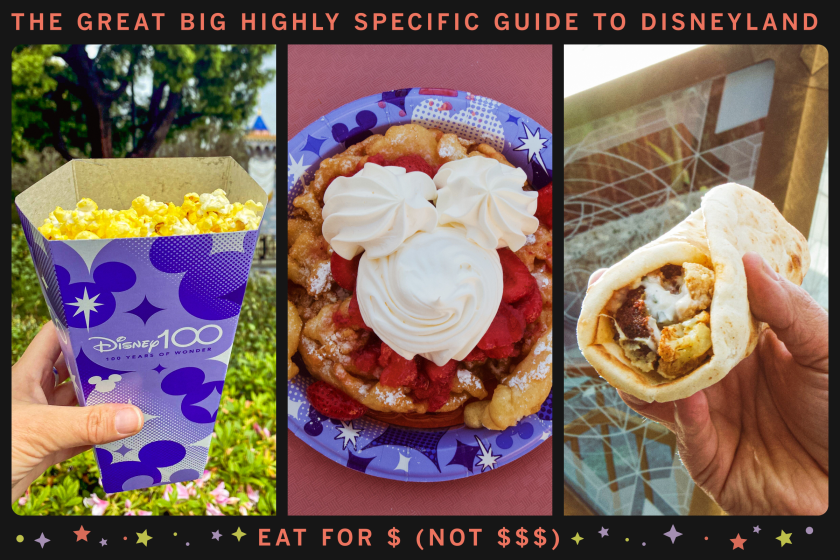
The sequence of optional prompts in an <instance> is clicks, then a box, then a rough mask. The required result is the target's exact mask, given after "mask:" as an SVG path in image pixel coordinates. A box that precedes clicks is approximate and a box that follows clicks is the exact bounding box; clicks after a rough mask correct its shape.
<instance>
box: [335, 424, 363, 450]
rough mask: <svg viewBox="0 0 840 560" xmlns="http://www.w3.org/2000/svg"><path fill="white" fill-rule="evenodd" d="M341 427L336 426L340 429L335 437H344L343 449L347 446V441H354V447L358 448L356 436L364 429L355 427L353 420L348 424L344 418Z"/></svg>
mask: <svg viewBox="0 0 840 560" xmlns="http://www.w3.org/2000/svg"><path fill="white" fill-rule="evenodd" d="M341 426H342V427H341V428H336V429H337V430H338V432H339V433H338V435H337V436H335V438H333V439H343V440H344V445H342V446H341V448H342V449H346V448H347V443H348V442H352V443H353V449H356V438H357V437H359V434H360V433H361V431H362V430H357V429H355V428H354V427H353V421H352V420H350V423H349V424H348V423H347V422H345V421H344V420H341Z"/></svg>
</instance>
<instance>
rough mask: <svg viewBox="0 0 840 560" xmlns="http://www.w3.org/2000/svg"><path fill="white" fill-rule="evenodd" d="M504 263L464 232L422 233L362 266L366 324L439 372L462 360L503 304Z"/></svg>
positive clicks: (360, 289) (390, 343)
mask: <svg viewBox="0 0 840 560" xmlns="http://www.w3.org/2000/svg"><path fill="white" fill-rule="evenodd" d="M503 287H504V284H503V280H502V265H501V263H500V261H499V255H498V253H497V252H496V250H495V248H493V249H489V250H488V249H483V248H481V247H479V246H478V245H476V244H475V243H473V242H472V241H470V240H469V239H467V237H466V232H465V231H464V230H463V229H461V228H452V227H437V228H436V229H435V230H434V231H432V232H431V233H426V232H421V233H417V234H415V235H413V236H411V237H409V238H408V239H406V240H405V242H404V243H402V245H400V247H399V248H398V249H397V250H396V251H395V252H394V253H391V254H390V255H388V256H386V257H383V258H378V259H377V258H372V257H371V255H370V252H369V251H367V252H365V253H364V255H362V259H361V261H360V263H359V274H358V279H357V281H356V295H357V297H358V300H359V309H360V310H361V313H362V318H364V320H365V324H367V325H368V326H369V327H371V328H372V329H373V331H374V332H375V333H376V334H377V335H378V336H379V338H381V339H382V340H383V341H385V343H386V344H387V345H388V346H390V347H391V348H392V349H393V350H394V352H396V353H397V354H399V355H400V356H402V357H404V358H406V359H411V358H413V357H414V356H415V355H416V354H420V355H421V356H423V357H424V358H426V359H428V360H431V361H433V362H434V363H435V364H437V365H438V366H442V365H444V364H445V363H446V362H448V361H449V360H450V359H453V358H454V359H455V360H462V359H464V358H465V357H466V355H467V354H469V353H470V351H471V350H472V349H473V348H475V345H476V344H477V343H478V341H479V340H480V339H481V337H482V336H484V333H485V332H487V329H488V328H489V327H490V323H492V322H493V318H494V317H495V315H496V311H498V309H499V304H500V303H501V301H502V290H503Z"/></svg>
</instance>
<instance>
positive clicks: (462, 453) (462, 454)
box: [446, 439, 479, 473]
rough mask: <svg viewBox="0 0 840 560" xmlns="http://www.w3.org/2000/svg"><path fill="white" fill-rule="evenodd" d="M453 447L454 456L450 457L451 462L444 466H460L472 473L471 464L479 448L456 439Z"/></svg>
mask: <svg viewBox="0 0 840 560" xmlns="http://www.w3.org/2000/svg"><path fill="white" fill-rule="evenodd" d="M455 446H456V447H455V455H453V456H452V460H451V461H449V462H448V463H447V464H446V466H447V467H448V466H449V465H461V466H463V467H466V468H467V470H469V471H470V473H472V472H473V463H474V462H475V456H476V455H478V451H479V447H478V446H476V445H467V444H466V443H462V442H461V440H458V439H456V440H455Z"/></svg>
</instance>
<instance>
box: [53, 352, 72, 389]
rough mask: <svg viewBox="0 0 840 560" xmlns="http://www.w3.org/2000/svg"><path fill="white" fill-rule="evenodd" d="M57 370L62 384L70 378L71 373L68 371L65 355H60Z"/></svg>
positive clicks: (56, 363) (56, 362) (55, 365)
mask: <svg viewBox="0 0 840 560" xmlns="http://www.w3.org/2000/svg"><path fill="white" fill-rule="evenodd" d="M54 367H55V370H56V371H57V372H58V382H59V383H61V382H62V381H64V380H65V379H67V378H68V377H70V371H69V370H68V369H67V361H66V360H65V359H64V354H63V353H62V354H60V355H59V356H58V359H57V360H56V361H55V364H54Z"/></svg>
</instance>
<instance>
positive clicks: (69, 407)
mask: <svg viewBox="0 0 840 560" xmlns="http://www.w3.org/2000/svg"><path fill="white" fill-rule="evenodd" d="M60 353H61V347H60V346H59V345H58V335H57V333H56V331H55V326H54V325H53V324H52V323H51V322H50V323H47V324H46V325H44V326H43V327H42V328H41V331H40V332H39V333H38V335H37V336H36V337H35V338H34V339H33V340H32V342H31V343H30V344H29V347H28V348H27V349H26V352H24V354H23V356H22V357H21V358H20V360H18V362H17V363H16V364H15V365H13V366H12V501H13V502H14V501H15V500H16V499H17V498H18V497H20V496H21V495H22V494H23V493H24V492H25V491H26V489H27V488H28V487H29V484H31V483H32V481H33V480H35V479H36V478H38V477H39V476H40V475H41V473H43V472H44V471H45V470H47V469H48V468H49V467H50V466H51V465H54V464H56V463H60V462H61V461H64V460H66V459H69V458H70V457H73V456H75V455H78V454H79V453H81V452H83V451H85V450H87V449H90V447H91V446H92V445H99V444H103V443H109V442H112V441H116V440H119V439H123V438H126V437H128V436H131V435H134V434H136V433H137V432H139V431H140V430H141V429H142V428H143V413H142V412H141V411H140V409H139V408H137V407H136V406H132V405H130V404H100V405H97V406H88V407H78V406H75V405H76V404H77V403H76V393H75V391H74V389H73V385H72V383H63V384H61V385H59V383H61V382H62V381H64V380H65V379H67V378H68V377H69V373H68V371H67V365H66V364H65V363H64V357H60V356H59V354H60ZM53 366H55V369H56V370H57V371H58V379H57V380H56V379H55V375H54V374H53Z"/></svg>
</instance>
